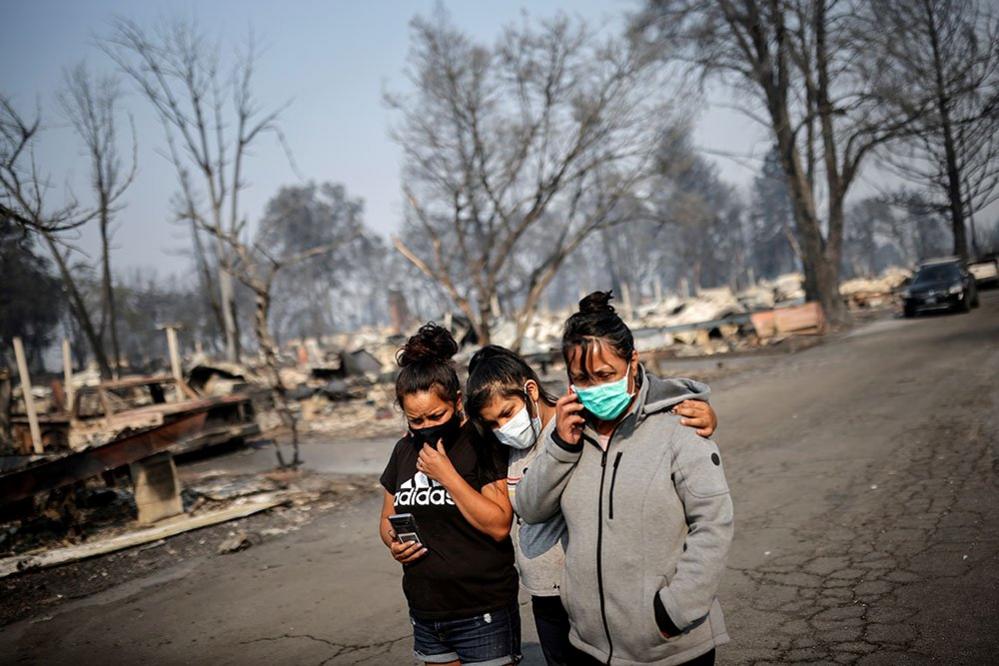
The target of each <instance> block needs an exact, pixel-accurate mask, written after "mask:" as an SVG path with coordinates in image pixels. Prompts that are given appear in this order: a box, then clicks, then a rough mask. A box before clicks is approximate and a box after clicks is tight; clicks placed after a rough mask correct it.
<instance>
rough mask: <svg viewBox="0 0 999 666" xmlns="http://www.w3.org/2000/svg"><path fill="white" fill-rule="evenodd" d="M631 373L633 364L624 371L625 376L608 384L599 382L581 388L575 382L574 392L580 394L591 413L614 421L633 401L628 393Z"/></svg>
mask: <svg viewBox="0 0 999 666" xmlns="http://www.w3.org/2000/svg"><path fill="white" fill-rule="evenodd" d="M630 373H631V366H630V365H629V366H628V371H627V372H625V373H624V377H622V378H621V379H619V380H617V381H615V382H607V383H606V384H597V385H596V386H591V387H589V388H580V387H578V386H576V385H575V384H573V386H572V390H573V392H574V393H575V394H576V395H578V396H579V401H580V402H581V403H583V407H585V408H586V411H588V412H589V413H590V414H593V416H595V417H597V418H598V419H600V420H601V421H613V420H614V419H616V418H617V417H619V416H621V412H623V411H624V410H625V409H626V408H627V407H628V403H630V402H631V394H630V393H628V375H629V374H630Z"/></svg>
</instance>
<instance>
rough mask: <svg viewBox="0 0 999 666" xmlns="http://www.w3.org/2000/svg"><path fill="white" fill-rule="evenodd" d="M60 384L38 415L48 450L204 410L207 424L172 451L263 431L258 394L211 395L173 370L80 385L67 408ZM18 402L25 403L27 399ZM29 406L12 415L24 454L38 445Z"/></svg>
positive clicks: (74, 447)
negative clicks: (34, 441)
mask: <svg viewBox="0 0 999 666" xmlns="http://www.w3.org/2000/svg"><path fill="white" fill-rule="evenodd" d="M56 386H57V388H56V390H53V392H52V394H53V398H54V399H53V408H54V409H53V410H51V411H48V412H46V413H43V414H39V415H38V423H39V429H40V431H41V435H42V447H43V449H44V450H45V451H47V452H59V451H65V450H71V451H80V450H82V449H85V448H89V447H93V446H100V445H102V444H105V443H108V442H111V441H113V440H115V439H116V438H118V437H119V436H120V435H122V434H123V433H127V432H137V431H141V430H143V429H147V428H152V427H157V426H161V425H164V424H170V423H173V422H174V421H177V420H179V419H182V418H184V417H185V416H187V415H189V414H193V413H201V412H204V413H205V419H204V425H203V427H202V428H200V429H198V430H197V431H196V432H193V433H190V434H189V435H187V436H185V437H184V438H181V439H178V440H177V441H176V442H174V443H173V444H172V445H171V447H170V451H171V452H172V453H174V454H181V453H188V452H191V451H196V450H198V449H202V448H204V447H206V446H213V445H216V444H221V443H226V442H230V441H232V440H235V439H243V438H246V437H251V436H253V435H257V434H259V433H260V428H259V427H258V426H257V423H256V421H255V420H254V406H253V402H252V397H251V395H250V394H248V393H244V392H235V393H229V394H227V395H216V396H208V397H205V396H202V395H201V394H199V393H197V392H196V391H195V390H194V389H193V388H191V386H190V385H188V383H187V382H185V381H184V380H178V379H175V378H174V377H172V376H170V375H150V376H137V377H127V378H124V379H120V380H115V381H108V382H101V383H99V384H98V385H97V386H84V387H82V388H80V389H78V390H77V391H75V392H74V394H73V395H72V404H71V405H70V406H69V409H68V410H66V409H64V408H61V407H62V406H63V405H62V403H63V402H64V401H65V397H64V396H65V394H64V392H63V390H62V389H61V388H59V385H58V384H57V385H56ZM14 404H15V405H17V404H21V405H23V401H16V402H15V403H14ZM25 412H26V410H24V409H22V410H20V413H17V412H14V414H13V415H12V417H11V433H12V438H13V441H14V448H15V452H16V453H18V454H21V455H27V454H29V453H30V452H31V451H32V441H31V429H30V423H29V418H28V416H27V414H26V413H25Z"/></svg>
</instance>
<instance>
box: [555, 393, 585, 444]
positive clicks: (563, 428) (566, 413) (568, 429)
mask: <svg viewBox="0 0 999 666" xmlns="http://www.w3.org/2000/svg"><path fill="white" fill-rule="evenodd" d="M585 423H586V421H585V419H583V403H581V402H580V401H579V396H577V395H576V393H575V392H574V391H573V390H572V387H571V386H570V387H569V392H568V393H566V394H565V395H563V396H562V397H561V398H559V399H558V402H557V403H555V430H556V431H557V432H558V436H559V438H560V439H561V440H562V441H563V442H565V443H566V444H570V445H573V446H575V445H577V444H579V442H580V440H581V439H582V438H583V426H584V425H585Z"/></svg>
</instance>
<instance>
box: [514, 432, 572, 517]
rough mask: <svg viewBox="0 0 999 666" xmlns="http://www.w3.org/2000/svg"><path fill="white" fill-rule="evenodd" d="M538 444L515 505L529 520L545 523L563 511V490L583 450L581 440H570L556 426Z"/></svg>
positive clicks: (521, 514)
mask: <svg viewBox="0 0 999 666" xmlns="http://www.w3.org/2000/svg"><path fill="white" fill-rule="evenodd" d="M539 446H541V447H542V450H541V451H540V452H539V453H538V455H537V457H536V458H535V459H534V460H533V461H532V462H531V464H530V466H529V467H528V468H527V471H525V472H524V478H522V479H521V480H520V483H519V484H518V485H517V493H516V495H515V497H514V507H513V508H514V510H515V511H516V512H517V515H519V516H520V517H521V518H522V519H523V520H524V522H527V523H543V522H545V521H547V520H549V519H551V518H552V517H553V516H554V515H556V514H557V513H558V512H559V511H560V508H561V507H560V502H561V499H562V491H563V490H564V489H565V485H566V484H567V483H568V482H569V479H570V478H571V477H572V470H573V469H575V467H576V463H577V462H578V461H579V457H580V456H581V455H582V453H583V445H582V443H580V444H578V445H575V446H574V445H572V444H569V443H567V442H565V441H563V440H562V439H561V438H560V437H559V436H558V432H557V431H556V430H554V429H553V430H552V431H551V432H550V433H549V434H548V436H547V437H545V439H544V440H542V442H541V443H540V444H539Z"/></svg>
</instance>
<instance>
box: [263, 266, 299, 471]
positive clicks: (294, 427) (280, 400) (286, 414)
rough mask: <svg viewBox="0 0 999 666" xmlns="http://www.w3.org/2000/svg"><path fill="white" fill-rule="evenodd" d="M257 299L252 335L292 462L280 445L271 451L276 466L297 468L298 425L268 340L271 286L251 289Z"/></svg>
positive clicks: (275, 348)
mask: <svg viewBox="0 0 999 666" xmlns="http://www.w3.org/2000/svg"><path fill="white" fill-rule="evenodd" d="M253 291H254V294H255V296H256V311H255V316H254V329H255V330H254V333H255V334H256V336H257V343H258V344H259V345H260V353H261V354H263V357H264V366H265V367H266V368H267V373H268V374H269V375H270V380H271V387H272V388H273V392H274V403H275V407H276V408H277V410H278V414H279V415H280V416H281V422H282V423H284V425H285V427H287V428H288V430H289V432H290V433H291V448H292V458H291V462H290V463H289V462H286V461H285V458H284V453H283V452H282V450H281V445H280V444H279V443H278V442H277V439H275V441H274V451H275V453H276V454H277V459H278V464H279V465H280V466H281V467H298V466H299V465H301V464H302V460H301V458H300V456H299V446H298V421H297V419H296V418H295V415H294V413H292V411H291V406H290V405H289V403H288V390H287V387H286V386H285V385H284V382H283V381H282V380H281V369H280V366H279V363H278V347H277V344H275V342H274V338H273V337H271V333H270V326H269V323H268V322H269V319H270V310H271V295H270V282H267V283H263V284H258V285H256V286H255V287H254V290H253Z"/></svg>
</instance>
